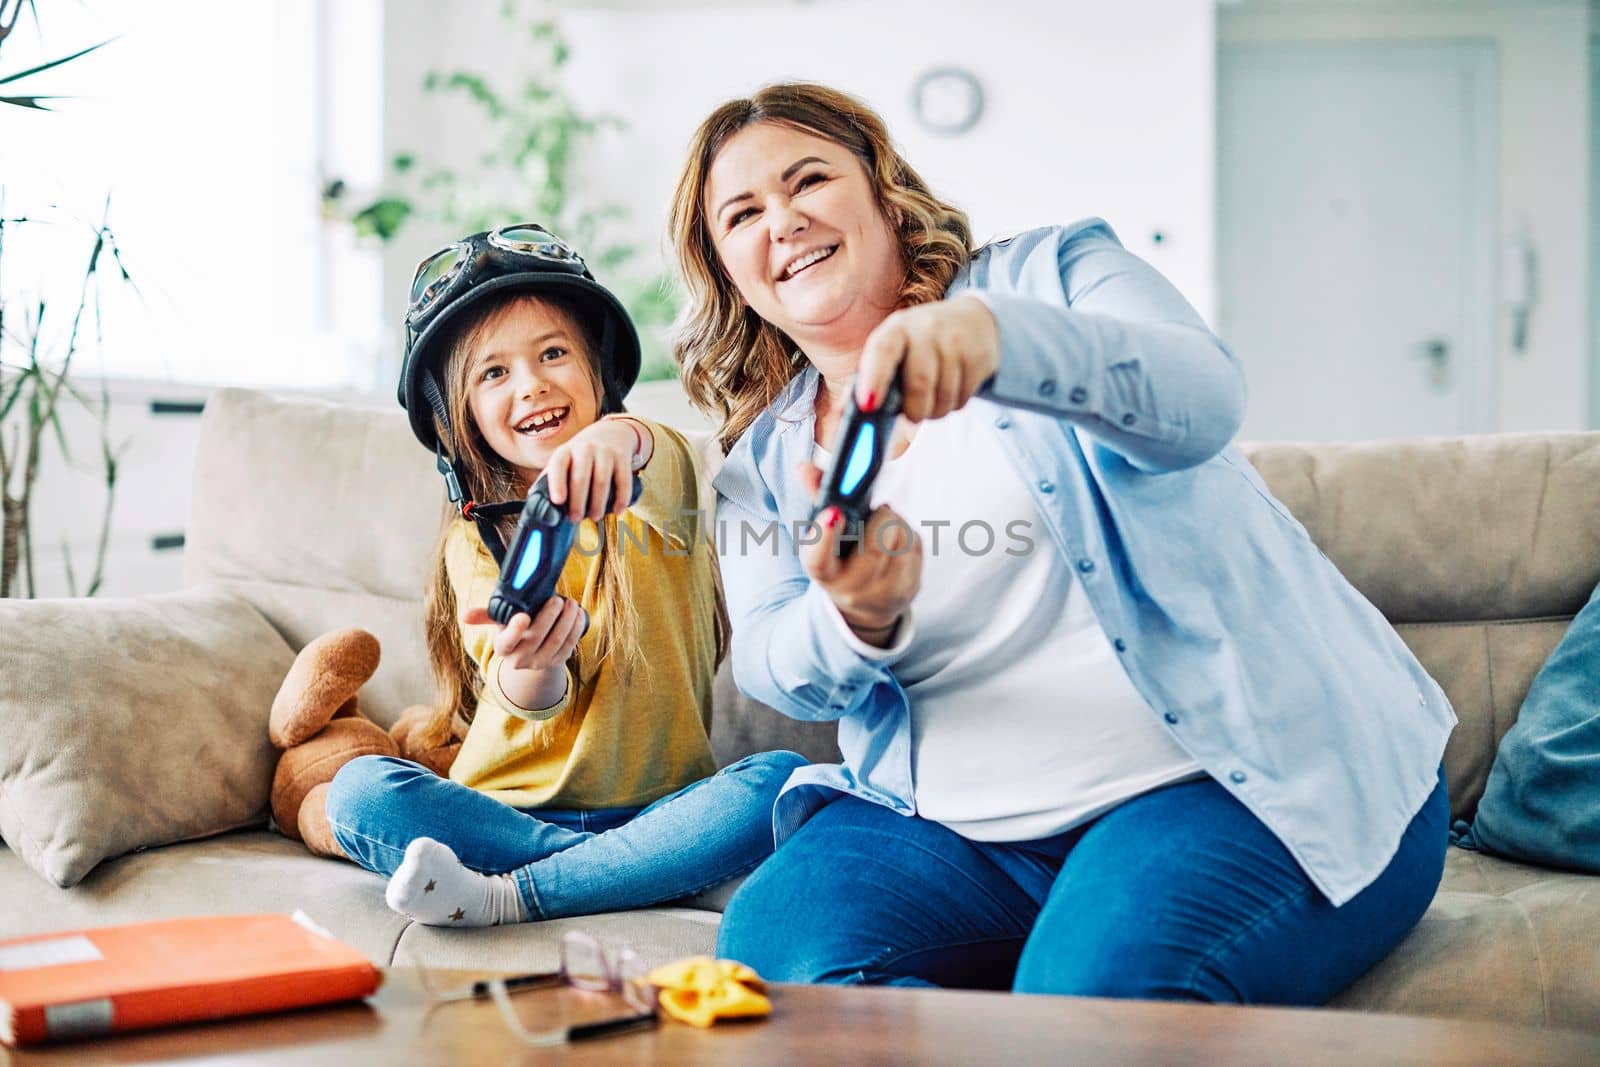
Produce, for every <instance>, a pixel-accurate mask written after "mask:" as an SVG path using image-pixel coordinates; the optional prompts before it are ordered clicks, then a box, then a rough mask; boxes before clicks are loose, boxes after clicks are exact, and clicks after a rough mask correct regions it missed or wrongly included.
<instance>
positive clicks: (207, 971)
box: [0, 915, 383, 1045]
mask: <svg viewBox="0 0 1600 1067" xmlns="http://www.w3.org/2000/svg"><path fill="white" fill-rule="evenodd" d="M297 920H298V917H290V916H288V915H205V916H199V917H195V918H185V919H158V920H156V921H153V922H142V923H133V924H132V925H129V926H108V927H104V928H102V929H98V930H73V931H67V932H63V933H54V934H36V935H33V936H31V937H20V938H15V939H13V940H9V941H0V1041H3V1042H5V1043H6V1044H8V1045H32V1044H37V1043H39V1042H42V1041H60V1040H70V1039H72V1038H79V1037H94V1036H97V1035H100V1034H109V1033H114V1032H120V1031H124V1030H142V1029H146V1028H148V1027H154V1026H167V1025H169V1024H172V1023H186V1022H199V1021H202V1020H206V1019H220V1018H223V1017H226V1016H231V1015H255V1014H259V1013H261V1012H271V1011H282V1010H285V1009H288V1008H300V1007H306V1006H308V1005H312V1004H330V1003H333V1002H335V1001H340V1000H356V999H358V998H360V997H365V996H369V995H371V994H372V993H373V992H375V991H376V990H377V988H378V985H379V984H380V983H381V982H382V981H383V975H382V973H381V972H380V971H379V970H378V969H377V968H376V967H374V966H373V965H372V963H371V962H370V961H369V960H368V959H367V958H366V957H365V956H363V955H362V954H361V953H359V952H357V951H356V950H355V949H353V948H351V947H350V946H349V945H346V944H344V943H343V942H341V941H336V940H335V939H334V938H332V937H331V936H329V935H328V934H327V933H326V932H324V931H321V930H318V929H316V928H315V927H314V926H312V925H311V924H310V923H309V922H306V923H304V924H302V923H301V922H300V921H297Z"/></svg>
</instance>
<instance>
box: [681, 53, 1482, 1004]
mask: <svg viewBox="0 0 1600 1067" xmlns="http://www.w3.org/2000/svg"><path fill="white" fill-rule="evenodd" d="M1051 177H1052V178H1053V176H1051ZM672 227H673V234H674V239H675V242H676V246H677V253H678V258H679V263H680V266H681V269H682V271H683V273H684V276H685V278H686V280H687V283H688V288H689V291H690V294H691V298H692V300H693V306H692V307H691V309H690V313H689V320H688V323H687V326H686V329H685V330H684V332H683V334H682V336H681V337H680V338H679V343H678V348H677V354H678V357H679V359H680V361H681V363H682V366H683V367H684V371H685V373H684V378H685V381H686V382H687V384H688V386H689V388H690V391H691V394H692V395H693V396H694V397H695V399H696V400H697V401H699V402H700V403H701V405H702V406H703V407H704V408H706V409H707V410H708V411H709V412H711V413H713V414H715V415H719V416H721V417H722V419H723V425H722V429H721V436H722V440H723V441H724V443H725V444H726V445H727V446H728V456H727V461H726V463H725V464H724V466H723V468H722V471H721V473H720V474H719V475H718V477H717V480H716V488H717V495H718V511H717V515H718V521H719V524H721V525H723V526H725V527H727V528H730V529H739V530H745V529H747V528H748V529H753V530H771V531H774V532H776V534H777V538H776V544H775V545H768V544H767V543H766V542H765V541H764V540H763V541H758V542H757V545H756V547H755V549H754V550H753V551H752V550H751V549H750V547H749V544H748V538H747V537H741V538H740V539H739V544H738V545H737V546H735V545H734V544H733V539H731V538H730V539H727V543H728V545H729V548H728V549H727V550H726V551H725V554H724V556H723V559H722V571H723V574H724V576H725V578H726V582H727V598H728V606H729V614H730V616H731V618H732V620H733V626H734V632H735V640H734V641H733V669H734V678H735V680H736V681H737V683H738V684H739V686H740V687H741V688H742V689H743V690H744V691H745V692H746V693H748V694H749V695H750V696H752V697H754V698H755V699H757V700H760V701H762V702H764V703H766V704H768V705H770V706H772V707H774V708H776V709H778V710H779V711H781V712H783V713H785V714H787V715H790V716H793V717H795V718H799V719H807V720H833V721H837V722H838V723H839V745H840V750H841V752H842V754H843V756H844V762H843V763H842V764H841V765H839V766H832V767H821V766H816V767H807V768H802V769H801V770H799V771H797V772H796V773H795V774H794V776H793V777H791V778H790V780H789V782H788V784H787V786H786V787H785V789H784V791H783V792H782V794H781V795H780V796H779V798H778V801H777V810H776V813H775V818H776V823H777V826H778V829H779V833H780V835H781V836H782V837H784V838H786V839H787V841H786V843H783V844H782V847H780V848H779V849H778V851H777V853H776V854H775V855H774V856H773V858H772V859H771V860H769V861H768V862H767V863H766V864H764V865H763V866H762V867H761V868H760V869H759V870H757V871H756V872H755V874H753V875H752V876H751V877H750V879H749V880H748V881H746V882H745V883H744V885H743V887H742V888H740V890H739V891H738V892H737V893H736V894H735V895H734V897H733V898H732V900H731V901H730V902H729V904H728V907H727V910H726V913H725V915H724V918H723V923H722V926H721V928H720V931H719V940H718V949H719V954H720V955H723V956H727V957H731V958H734V959H738V960H741V961H743V962H746V963H749V964H751V965H753V966H754V967H756V969H757V970H759V971H760V972H761V973H762V974H764V975H766V976H768V977H769V978H775V979H779V980H789V981H827V982H860V983H885V984H901V985H925V984H937V985H957V986H978V987H991V988H1011V989H1015V990H1018V991H1021V992H1049V993H1072V994H1079V995H1089V996H1127V997H1136V998H1145V999H1154V998H1161V999H1195V1000H1243V1001H1253V1002H1265V1003H1283V1004H1318V1003H1322V1002H1324V1001H1325V1000H1327V999H1328V998H1329V997H1330V996H1332V995H1333V994H1334V993H1336V992H1337V991H1338V990H1339V989H1341V988H1342V987H1343V986H1345V985H1346V984H1348V983H1349V982H1351V981H1352V980H1354V979H1355V978H1356V977H1357V976H1358V975H1360V974H1361V973H1362V972H1363V971H1364V970H1365V969H1366V968H1367V967H1369V966H1370V965H1371V964H1373V963H1374V962H1375V961H1377V960H1378V959H1381V958H1382V957H1383V955H1384V954H1386V953H1387V952H1388V951H1389V950H1390V949H1391V948H1393V947H1394V946H1395V945H1396V944H1398V942H1399V940H1400V939H1401V938H1402V937H1404V936H1405V934H1406V933H1407V932H1408V931H1409V930H1410V928H1411V927H1412V926H1413V925H1414V924H1415V923H1416V921H1417V919H1418V918H1420V917H1421V915H1422V913H1423V911H1424V910H1425V908H1426V907H1427V904H1428V902H1429V901H1430V900H1431V899H1432V896H1433V893H1434V890H1435V888H1436V887H1437V886H1438V884H1439V878H1440V874H1441V871H1442V867H1443V856H1444V846H1445V820H1446V816H1447V812H1446V794H1445V787H1444V782H1443V776H1442V773H1441V772H1440V770H1439V762H1440V757H1441V755H1442V752H1443V749H1444V743H1445V739H1446V738H1447V737H1448V735H1449V733H1450V729H1451V726H1452V725H1453V723H1454V715H1453V714H1452V712H1451V709H1450V706H1449V703H1448V701H1447V700H1446V699H1445V697H1444V694H1443V692H1442V691H1441V690H1440V689H1439V687H1438V686H1437V685H1436V684H1435V683H1434V682H1433V680H1432V679H1430V678H1429V677H1428V675H1427V673H1426V672H1425V671H1424V670H1423V669H1422V667H1421V666H1420V665H1419V664H1418V663H1417V661H1416V659H1415V658H1414V657H1413V656H1412V655H1411V653H1410V651H1409V650H1408V649H1407V648H1406V646H1405V645H1404V644H1403V643H1402V642H1401V640H1400V639H1399V637H1398V636H1397V635H1396V634H1395V633H1394V631H1393V630H1392V629H1390V628H1389V626H1388V624H1387V623H1385V622H1384V620H1383V618H1382V616H1381V615H1380V614H1379V613H1378V612H1377V610H1376V609H1375V608H1374V607H1373V606H1372V605H1371V604H1370V603H1368V602H1367V601H1366V600H1365V599H1364V598H1363V597H1362V596H1361V595H1360V594H1359V593H1358V592H1356V590H1355V589H1354V588H1353V587H1351V586H1350V585H1349V583H1348V582H1346V581H1345V580H1344V578H1343V577H1342V576H1341V575H1339V574H1338V573H1337V572H1336V571H1335V570H1334V569H1333V566H1332V564H1331V563H1329V562H1328V560H1327V558H1326V557H1324V556H1323V555H1322V553H1321V552H1319V551H1318V550H1317V548H1316V546H1315V545H1314V544H1312V542H1311V541H1310V539H1309V537H1307V536H1306V534H1305V531H1304V530H1303V529H1301V528H1300V527H1299V526H1298V525H1295V524H1293V523H1286V522H1285V521H1284V517H1283V516H1284V514H1285V512H1284V511H1283V510H1282V508H1281V506H1280V505H1278V504H1277V503H1276V502H1275V501H1273V500H1272V498H1271V496H1270V494H1269V493H1268V490H1267V488H1266V486H1265V485H1264V484H1263V483H1262V482H1261V481H1260V479H1259V478H1258V477H1256V476H1255V474H1254V472H1253V470H1252V469H1251V467H1250V466H1249V464H1248V463H1246V462H1245V460H1244V459H1243V458H1242V457H1241V456H1239V455H1238V454H1237V453H1236V452H1235V451H1234V450H1233V449H1232V447H1231V445H1230V441H1231V439H1232V437H1233V435H1234V433H1235V432H1236V431H1237V429H1238V427H1239V424H1240V421H1241V420H1242V418H1243V414H1244V397H1245V394H1244V382H1243V376H1242V373H1241V370H1240V367H1239V364H1238V362H1237V360H1236V359H1235V358H1234V356H1233V353H1232V352H1231V351H1230V350H1229V349H1228V347H1227V346H1226V345H1224V344H1223V343H1222V342H1221V341H1220V340H1219V339H1218V338H1216V337H1215V336H1213V335H1212V333H1211V332H1210V331H1209V330H1208V329H1207V328H1206V326H1205V324H1204V323H1203V322H1202V321H1201V319H1200V318H1199V316H1198V315H1196V313H1195V312H1194V310H1193V308H1191V307H1190V306H1189V305H1188V303H1187V302H1186V301H1185V300H1184V299H1183V298H1182V297H1181V296H1180V295H1179V294H1178V292H1177V290H1176V289H1174V288H1173V286H1172V285H1171V284H1170V283H1169V282H1168V281H1167V280H1166V279H1165V278H1163V277H1162V276H1161V275H1160V274H1158V273H1157V272H1156V271H1155V270H1154V269H1153V268H1152V267H1151V266H1150V265H1149V264H1147V263H1145V262H1143V261H1142V260H1140V259H1138V258H1137V257H1136V256H1134V255H1132V254H1130V253H1129V252H1128V251H1127V250H1125V249H1124V248H1123V247H1122V245H1121V244H1120V243H1119V242H1118V240H1117V238H1116V236H1115V234H1113V233H1112V231H1111V229H1110V227H1109V226H1107V225H1106V224H1105V223H1104V222H1102V221H1100V220H1098V219H1086V220H1083V221H1080V222H1076V223H1072V224H1069V225H1064V226H1046V227H1042V228H1039V229H1033V230H1028V231H1025V232H1023V233H1020V234H1018V235H1017V236H1015V237H1013V238H1008V239H1006V240H1004V241H1000V242H996V243H995V244H992V245H988V246H985V247H983V248H978V249H972V248H970V242H969V235H968V231H967V227H966V222H965V218H964V216H963V215H962V213H961V212H960V211H958V210H957V209H955V208H954V207H951V206H950V205H947V204H944V203H942V202H940V201H939V200H937V199H936V198H935V197H933V196H932V195H931V194H930V193H929V192H928V189H927V186H926V185H925V184H924V183H923V181H922V179H921V178H920V177H919V176H918V175H917V173H916V172H915V171H913V170H912V169H911V167H910V166H909V165H908V164H907V163H906V161H905V160H904V159H903V158H901V156H900V155H899V153H898V152H897V151H896V150H895V148H894V145H893V143H892V142H891V141H890V139H889V135H888V131H887V130H886V129H885V127H884V124H883V122H882V120H881V119H880V118H879V117H878V116H877V115H876V114H874V113H873V112H872V111H871V110H870V109H868V108H867V107H865V106H864V105H863V104H861V103H860V102H859V101H856V100H855V99H853V98H851V97H848V96H845V95H843V94H841V93H838V92H836V91H833V90H831V89H828V88H826V87H823V86H818V85H809V84H785V85H775V86H768V87H766V88H764V89H762V90H760V91H759V92H757V93H756V94H755V95H754V96H752V97H750V98H748V99H742V100H734V101H730V102H729V103H727V104H725V105H723V106H722V107H720V108H718V109H717V110H716V111H715V112H713V113H712V114H711V116H710V117H709V118H707V119H706V120H705V122H704V123H702V125H701V127H700V130H699V132H698V133H697V134H696V136H695V138H694V140H693V141H692V142H691V146H690V155H689V159H688V161H687V163H686V165H685V166H684V169H683V173H682V176H681V178H680V180H679V184H678V187H677V194H676V197H675V200H674V207H673V217H672ZM894 385H898V391H897V392H898V395H900V396H902V397H903V406H902V407H901V408H900V412H901V415H902V416H903V417H901V418H900V419H899V420H898V425H895V427H894V430H893V431H892V435H891V436H890V437H889V438H888V444H887V446H886V448H885V449H884V452H885V453H886V458H885V459H884V461H883V462H882V464H881V468H880V469H879V470H878V473H877V475H876V476H875V481H873V483H872V486H871V488H870V490H863V491H862V492H864V493H870V505H871V506H872V510H871V513H870V515H869V516H868V518H867V520H866V522H865V524H864V527H863V528H862V530H861V531H860V532H859V534H856V535H855V536H854V538H853V539H852V541H851V542H850V544H849V549H850V550H849V551H845V550H844V549H845V547H846V545H845V539H844V537H843V532H844V526H843V523H842V514H841V512H840V509H839V508H838V507H834V506H829V507H823V508H821V509H820V512H818V513H817V514H815V515H813V512H814V511H816V510H817V508H818V505H817V503H816V501H817V500H818V488H819V484H820V477H821V472H820V470H819V469H818V464H819V463H821V462H825V461H827V462H831V461H832V460H834V459H835V458H837V456H836V455H835V454H837V455H842V454H843V453H842V449H843V448H844V447H846V446H847V445H848V444H849V442H848V441H845V442H843V443H841V442H840V441H839V440H836V436H838V435H836V433H835V428H836V427H838V426H839V425H841V423H842V424H843V425H845V426H846V427H853V426H859V425H863V424H864V420H863V419H861V418H860V417H858V416H859V415H860V414H862V413H865V414H867V415H868V416H869V417H872V418H878V419H883V420H887V419H889V418H892V416H893V414H894V411H895V408H894V407H893V406H890V405H889V404H888V403H887V402H886V401H887V399H888V398H889V397H890V396H891V395H895V394H893V393H891V386H894ZM880 402H883V403H882V405H881V407H880ZM830 449H831V450H832V453H830ZM865 477H868V478H871V477H872V476H871V475H865ZM891 505H892V506H891ZM812 519H814V521H815V522H816V523H818V524H820V531H817V527H816V526H813V527H812V530H813V531H816V532H817V536H814V537H809V538H802V536H801V532H802V531H804V530H805V529H806V523H807V520H812ZM996 520H998V521H999V522H1001V523H1003V524H1004V525H1005V528H1006V530H1007V531H1008V533H1010V532H1013V531H1015V530H1016V529H1018V528H1020V529H1023V530H1037V531H1039V532H1040V534H1041V536H1040V537H1039V539H1038V540H1037V541H1035V540H1032V539H1028V540H1027V542H1026V546H1025V547H1024V548H1021V549H1017V548H1015V547H1014V546H1012V545H1009V544H1008V545H1006V546H1005V548H1004V549H1003V550H1000V548H999V545H998V544H997V542H996V539H995V538H993V537H992V536H991V537H990V538H989V539H988V540H987V542H984V541H983V540H981V539H980V540H978V541H976V542H974V541H973V540H971V539H970V538H969V536H968V535H969V534H970V532H971V528H974V527H983V526H985V525H986V524H989V523H992V522H994V521H996ZM1007 520H1010V521H1007ZM1019 524H1020V527H1019ZM989 528H990V530H991V533H992V529H993V528H992V526H991V527H989ZM942 529H953V530H955V531H958V532H957V533H956V536H954V537H951V536H949V535H948V534H947V535H946V538H945V542H946V543H945V551H944V552H941V551H940V550H939V537H938V535H939V532H940V531H941V530H942ZM916 530H926V531H931V532H932V537H930V538H929V543H928V544H927V545H926V546H925V545H924V544H923V540H922V538H921V537H920V536H918V535H917V534H916V533H915V532H914V531H916ZM951 541H954V542H955V543H956V548H958V549H959V551H956V550H953V549H952V548H951V545H950V542H951ZM974 543H976V544H979V545H980V546H981V545H985V544H986V545H987V547H981V548H978V549H973V548H972V547H971V545H972V544H974ZM785 549H786V550H785ZM1397 709H1404V710H1405V711H1406V712H1407V714H1404V715H1400V714H1398V713H1397ZM1377 783H1385V784H1383V785H1379V784H1377ZM1330 812H1331V813H1337V815H1336V817H1330V814H1329V813H1330ZM908 902H911V903H909V904H908Z"/></svg>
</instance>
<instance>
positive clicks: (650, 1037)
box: [0, 969, 1600, 1067]
mask: <svg viewBox="0 0 1600 1067" xmlns="http://www.w3.org/2000/svg"><path fill="white" fill-rule="evenodd" d="M483 976H484V974H483V972H476V971H473V972H468V971H429V972H427V973H426V974H425V975H424V974H423V973H422V972H418V971H408V970H400V969H396V970H392V971H390V972H389V979H388V981H387V982H385V983H384V987H383V989H381V990H380V991H379V992H378V994H377V996H375V997H373V998H372V1000H371V1001H369V1002H367V1003H365V1004H359V1005H343V1006H339V1007H331V1008H320V1009H314V1010H308V1011H302V1012H292V1013H288V1014H283V1015H273V1016H262V1017H258V1018H252V1019H233V1020H227V1021H223V1022H217V1023H212V1024H207V1025H201V1026H189V1027H182V1028H177V1029H172V1030H163V1031H152V1032H149V1033H144V1034H129V1035H125V1036H122V1037H114V1038H108V1039H105V1040H102V1041H95V1042H87V1043H80V1044H75V1045H63V1046H60V1047H55V1048H44V1049H37V1050H29V1051H27V1052H13V1053H11V1055H10V1059H11V1061H12V1062H14V1063H16V1064H18V1065H19V1067H21V1065H27V1064H48V1063H65V1062H69V1061H70V1062H72V1063H152V1062H160V1061H165V1060H169V1059H170V1060H179V1059H182V1060H186V1061H190V1062H202V1061H205V1060H207V1059H213V1060H218V1061H220V1060H226V1061H227V1062H228V1063H229V1064H249V1063H289V1064H294V1065H295V1067H312V1065H315V1064H338V1065H339V1067H345V1065H347V1064H351V1063H446V1064H448V1063H462V1064H471V1065H474V1067H478V1065H482V1064H504V1063H544V1062H554V1061H557V1060H559V1061H560V1062H563V1063H573V1064H589V1063H594V1064H617V1063H629V1064H656V1063H662V1064H739V1065H746V1064H765V1063H785V1064H787V1063H827V1064H852V1065H854V1064H898V1063H916V1064H924V1063H926V1064H961V1065H963V1067H966V1065H969V1064H987V1063H1006V1064H1013V1063H1071V1064H1100V1063H1105V1064H1112V1063H1114V1064H1143V1063H1151V1064H1158V1063H1159V1064H1166V1063H1201V1064H1230V1065H1231V1064H1272V1065H1280V1064H1287V1063H1293V1064H1297V1065H1298V1064H1320V1063H1341V1064H1360V1065H1362V1067H1370V1065H1372V1064H1379V1063H1382V1064H1428V1065H1430V1067H1432V1065H1440V1064H1448V1065H1454V1064H1493V1065H1496V1067H1500V1065H1505V1064H1530V1065H1532V1064H1537V1065H1539V1067H1550V1065H1553V1064H1585V1065H1593V1064H1597V1063H1600V1032H1595V1033H1580V1032H1577V1031H1570V1030H1538V1029H1529V1028H1525V1027H1517V1026H1508V1025H1505V1024H1501V1023H1479V1022H1455V1021H1450V1020H1441V1019H1420V1018H1411V1017H1407V1016H1399V1015H1374V1014H1366V1013H1359V1012H1335V1011H1291V1010H1286V1009H1276V1008H1229V1007H1210V1006H1203V1005H1188V1004H1152V1003H1138V1002H1133V1001H1112V1000H1090V999H1083V998H1077V997H1039V996H1009V995H1006V994H1001V993H964V992H953V991H945V990H905V989H862V988H839V987H823V986H794V985H777V986H773V987H772V989H771V993H772V1002H773V1014H772V1016H771V1018H769V1019H766V1020H763V1021H759V1022H749V1023H740V1024H722V1025H719V1026H717V1027H714V1028H713V1029H710V1030H697V1029H695V1028H694V1027H691V1026H685V1025H682V1024H681V1023H677V1022H674V1021H672V1020H670V1019H663V1020H662V1022H661V1025H660V1026H659V1027H657V1028H656V1029H654V1030H646V1031H642V1032H638V1033H633V1034H624V1035H620V1036H617V1037H610V1038H605V1039H602V1040H597V1041H589V1042H584V1043H581V1044H577V1045H571V1046H568V1047H566V1048H563V1049H554V1050H545V1049H534V1048H527V1047H525V1046H524V1045H522V1044H521V1043H520V1042H518V1041H517V1040H516V1039H515V1038H514V1037H513V1036H512V1035H511V1034H510V1033H509V1032H508V1031H507V1030H506V1029H505V1028H504V1027H503V1026H502V1025H501V1022H500V1017H499V1014H498V1013H497V1012H496V1010H495V1007H494V1005H493V1004H492V1003H491V1002H489V1001H467V1002H456V1003H449V1004H434V1003H433V1002H431V1001H430V999H429V993H428V989H429V988H430V987H431V988H433V989H444V988H451V987H454V986H456V985H460V984H464V983H466V982H468V981H471V980H472V979H473V978H477V977H483ZM513 999H514V1000H515V1001H516V1003H517V1006H518V1008H519V1010H520V1011H521V1013H522V1018H523V1020H524V1022H525V1024H526V1025H527V1026H528V1027H529V1028H535V1027H539V1028H542V1027H549V1026H558V1025H561V1024H563V1023H573V1022H583V1021H587V1020H592V1019H597V1018H605V1017H608V1016H611V1015H615V1014H617V1013H618V1011H619V1010H620V1009H621V1004H620V998H618V997H615V996H607V995H600V994H587V993H581V992H578V991H576V990H568V989H560V990H555V989H544V990H536V991H529V992H525V993H520V994H517V995H516V996H515V997H514V998H513ZM4 1061H5V1053H4V1052H3V1051H0V1062H4Z"/></svg>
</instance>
